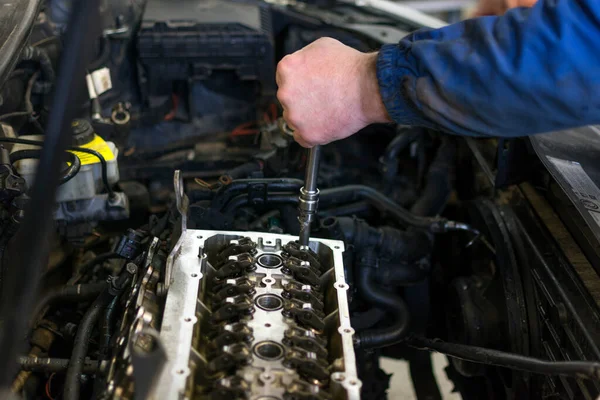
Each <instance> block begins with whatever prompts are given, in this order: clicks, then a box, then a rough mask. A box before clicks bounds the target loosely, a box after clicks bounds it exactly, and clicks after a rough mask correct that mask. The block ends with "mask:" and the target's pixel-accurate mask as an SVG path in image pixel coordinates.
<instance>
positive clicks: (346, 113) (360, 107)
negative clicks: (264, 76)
mask: <svg viewBox="0 0 600 400" xmlns="http://www.w3.org/2000/svg"><path fill="white" fill-rule="evenodd" d="M376 62H377V54H376V53H372V54H366V53H361V52H359V51H357V50H354V49H353V48H351V47H348V46H345V45H343V44H342V43H340V42H338V41H337V40H334V39H331V38H321V39H319V40H317V41H315V42H313V43H311V44H310V45H308V46H306V47H305V48H303V49H302V50H299V51H297V52H296V53H294V54H291V55H288V56H286V57H284V58H283V59H282V60H281V62H280V63H279V65H278V66H277V84H278V86H279V90H278V92H277V97H278V98H279V101H280V103H281V105H282V107H283V110H284V111H283V118H284V119H285V120H286V121H287V123H288V125H289V126H290V127H291V128H292V129H294V138H295V139H296V141H297V142H298V143H300V144H301V145H302V146H304V147H312V146H315V145H317V144H326V143H329V142H332V141H334V140H338V139H342V138H345V137H347V136H350V135H352V134H354V133H356V132H357V131H358V130H360V129H362V128H364V127H365V126H367V125H369V124H371V123H375V122H388V121H390V118H389V116H388V115H387V111H386V109H385V106H384V105H383V102H382V101H381V96H380V94H379V85H378V83H377V76H376Z"/></svg>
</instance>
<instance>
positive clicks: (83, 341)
mask: <svg viewBox="0 0 600 400" xmlns="http://www.w3.org/2000/svg"><path fill="white" fill-rule="evenodd" d="M112 298H113V296H112V295H111V294H110V293H109V291H108V290H105V291H104V292H102V294H100V296H98V298H97V299H96V300H95V301H94V303H93V304H92V306H91V307H90V309H89V310H88V311H87V312H86V313H85V315H84V316H83V319H82V320H81V323H80V324H79V328H78V329H77V336H75V343H74V345H73V353H71V361H70V362H69V368H68V369H67V373H66V375H65V389H64V396H63V397H64V399H65V400H79V398H80V396H79V393H80V382H79V379H80V378H81V373H82V371H83V365H84V363H85V356H86V354H87V351H88V347H89V344H90V339H91V337H92V333H93V332H94V327H95V326H96V322H97V321H98V318H99V317H100V314H101V313H102V310H104V308H105V307H106V306H107V305H108V304H109V303H110V301H111V300H112Z"/></svg>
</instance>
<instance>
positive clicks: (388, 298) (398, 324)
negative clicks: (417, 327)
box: [355, 265, 410, 349]
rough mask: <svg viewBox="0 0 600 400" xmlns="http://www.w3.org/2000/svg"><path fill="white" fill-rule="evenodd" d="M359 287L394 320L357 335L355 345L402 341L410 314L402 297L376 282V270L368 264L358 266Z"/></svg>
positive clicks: (367, 298) (365, 295)
mask: <svg viewBox="0 0 600 400" xmlns="http://www.w3.org/2000/svg"><path fill="white" fill-rule="evenodd" d="M358 271H359V272H358V273H359V277H358V287H359V292H360V294H361V296H362V297H363V298H364V299H365V300H366V301H367V302H368V303H370V304H372V305H373V306H376V307H378V308H382V309H384V310H386V311H387V312H388V313H389V314H390V315H391V316H392V318H390V320H391V321H394V322H393V324H392V325H390V326H388V327H385V328H377V329H369V330H367V331H363V332H359V333H357V335H356V336H355V345H356V346H357V347H360V348H362V349H374V348H380V347H385V346H391V345H393V344H396V343H398V342H400V341H401V340H402V339H404V338H405V337H406V335H407V334H408V327H409V323H410V316H409V313H408V307H407V306H406V303H405V302H404V300H402V298H400V297H398V296H396V295H395V294H393V293H390V292H387V291H385V290H383V289H382V288H381V287H380V286H379V285H378V284H376V283H375V275H376V272H377V271H376V270H375V269H374V268H370V267H367V266H363V265H361V266H359V268H358Z"/></svg>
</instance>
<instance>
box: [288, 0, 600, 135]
mask: <svg viewBox="0 0 600 400" xmlns="http://www.w3.org/2000/svg"><path fill="white" fill-rule="evenodd" d="M599 35H600V3H597V2H595V1H594V0H548V1H541V2H539V3H537V4H536V5H535V6H534V7H533V8H531V9H523V8H517V9H513V10H510V11H508V12H507V13H506V14H505V15H504V16H502V17H482V18H477V19H472V20H467V21H464V22H461V23H458V24H454V25H450V26H448V27H445V28H441V29H438V30H420V31H417V32H415V33H413V34H411V35H409V36H407V37H406V38H404V39H403V40H402V41H401V42H400V43H399V44H397V45H385V46H383V48H382V49H381V51H380V53H379V56H378V60H377V67H376V69H377V77H378V84H379V96H374V95H373V94H372V93H371V92H365V94H369V95H371V96H373V97H372V98H373V103H374V104H379V103H380V102H381V101H382V102H383V104H384V105H385V110H386V111H387V114H384V113H381V112H380V113H379V114H378V115H377V116H376V117H374V118H366V117H365V116H364V115H360V113H358V114H359V115H358V117H354V116H352V115H342V117H344V118H346V121H345V122H344V123H345V125H343V126H342V125H340V121H339V120H338V114H339V112H340V111H339V110H340V109H342V108H343V107H344V105H345V104H346V103H347V102H348V101H351V102H356V100H355V99H354V97H356V96H358V95H359V94H360V92H352V91H351V87H350V84H348V83H347V82H346V79H345V78H344V79H342V78H339V79H341V80H342V82H341V83H342V84H343V85H345V86H342V88H340V87H338V86H337V84H336V81H335V80H334V79H331V77H338V76H340V75H343V74H346V72H344V71H352V70H353V68H351V67H347V66H346V67H345V68H346V69H345V70H344V71H339V69H338V65H339V64H345V62H344V61H341V60H342V59H341V58H340V57H341V55H342V53H343V52H342V51H341V49H339V48H338V49H336V50H335V51H336V52H337V54H336V60H337V63H335V62H334V63H328V62H323V63H321V60H320V56H318V57H316V58H317V59H315V57H314V56H315V55H316V54H320V53H315V54H310V53H305V54H304V57H305V58H306V60H308V61H307V62H308V63H309V64H316V69H314V70H313V71H312V75H315V74H316V75H322V74H325V75H328V77H327V78H326V79H325V82H311V84H307V86H306V89H307V90H308V89H310V96H306V95H305V94H303V93H302V92H301V91H296V90H294V87H298V85H299V82H300V81H303V79H304V77H303V73H302V70H301V69H297V68H295V67H294V66H292V67H293V68H292V67H291V68H289V71H288V72H289V73H290V74H291V75H293V76H295V80H294V82H293V83H292V84H291V85H287V86H288V87H286V85H284V87H283V89H284V95H285V96H284V102H287V106H288V107H287V109H288V111H289V113H290V114H291V115H292V124H293V122H294V121H297V122H300V124H302V125H304V126H301V128H300V130H299V133H298V136H299V137H300V139H301V140H304V143H305V144H307V145H314V144H318V143H327V142H329V141H331V140H335V139H339V138H341V137H345V136H349V135H350V134H353V133H354V132H356V130H358V129H360V127H362V126H365V125H367V124H368V123H373V122H384V121H386V117H387V115H389V117H391V118H392V119H393V120H395V121H396V122H397V123H400V124H405V125H419V126H426V127H431V128H434V129H439V130H442V131H446V132H450V133H455V134H462V135H470V136H523V135H528V134H534V133H540V132H547V131H551V130H559V129H565V128H569V127H575V126H583V125H589V124H596V123H600V112H599V111H600V42H598V40H597V37H598V36H599ZM339 45H340V46H342V45H341V44H339ZM365 56H366V55H365ZM352 62H353V63H354V61H352ZM357 71H358V73H356V74H354V75H352V79H355V80H363V79H366V78H363V77H367V76H369V73H368V72H367V71H366V70H364V69H357ZM279 74H280V71H278V75H279ZM284 75H288V74H284ZM283 80H284V81H285V78H284V79H283ZM288 82H289V81H288ZM319 85H321V86H319ZM355 86H361V85H355ZM363 86H364V85H363ZM281 89H282V87H281V86H280V90H281ZM347 92H351V93H353V95H352V96H350V98H348V97H346V96H345V93H347ZM326 93H329V94H328V95H327V96H329V97H328V98H327V99H326V100H325V101H324V99H323V96H326ZM295 97H297V98H303V99H307V102H310V103H311V104H312V107H313V109H312V110H311V112H310V113H308V114H307V113H305V110H303V109H302V107H296V105H297V104H298V103H296V101H295V100H294V98H295ZM340 98H341V100H338V99H340ZM340 101H342V103H341V104H340ZM380 111H381V110H380ZM348 118H350V123H349V122H348V121H347V119H348ZM324 119H327V121H328V122H327V123H328V125H329V126H328V128H327V129H325V130H322V129H321V128H320V127H321V126H322V120H324ZM306 121H308V122H306ZM361 125H362V126H361ZM347 128H352V129H347ZM355 128H358V129H355ZM354 129H355V130H354Z"/></svg>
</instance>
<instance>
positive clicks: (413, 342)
mask: <svg viewBox="0 0 600 400" xmlns="http://www.w3.org/2000/svg"><path fill="white" fill-rule="evenodd" d="M404 343H405V344H407V345H408V346H410V347H414V348H416V349H419V350H432V351H436V352H438V353H441V354H445V355H447V356H449V357H453V358H459V359H461V360H465V361H470V362H474V363H478V364H486V365H494V366H497V367H504V368H510V369H515V370H518V371H524V372H531V373H535V374H544V375H562V376H569V377H572V378H587V379H593V380H598V379H600V362H595V361H548V360H543V359H541V358H535V357H527V356H523V355H520V354H515V353H508V352H505V351H500V350H494V349H487V348H485V347H477V346H467V345H464V344H458V343H448V342H444V341H441V340H439V339H429V338H425V337H421V336H413V337H410V338H408V339H407V340H406V341H405V342H404Z"/></svg>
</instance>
